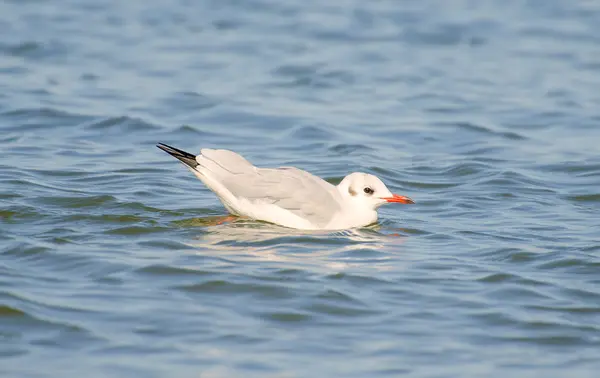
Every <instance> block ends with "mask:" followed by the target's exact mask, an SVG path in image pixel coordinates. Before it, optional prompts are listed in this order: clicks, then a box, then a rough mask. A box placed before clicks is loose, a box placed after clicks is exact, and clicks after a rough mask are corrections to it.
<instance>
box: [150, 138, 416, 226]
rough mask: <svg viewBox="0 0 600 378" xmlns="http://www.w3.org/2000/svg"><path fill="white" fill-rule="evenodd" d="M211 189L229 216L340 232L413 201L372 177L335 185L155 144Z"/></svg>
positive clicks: (290, 170)
mask: <svg viewBox="0 0 600 378" xmlns="http://www.w3.org/2000/svg"><path fill="white" fill-rule="evenodd" d="M157 147H158V148H160V149H161V150H163V151H165V152H167V153H168V154H170V155H171V156H173V157H175V158H177V159H178V160H179V161H181V162H182V163H183V164H184V165H185V166H186V167H187V168H189V169H190V170H191V171H192V173H194V175H196V177H197V178H198V179H200V181H202V182H203V183H204V184H205V185H206V186H207V187H208V188H209V189H210V190H212V191H213V192H214V193H215V194H216V195H217V197H219V199H220V200H221V202H222V203H223V205H224V206H225V208H226V209H227V210H228V211H229V212H230V213H232V214H234V215H238V216H245V217H248V218H252V219H256V220H261V221H265V222H269V223H275V224H278V225H280V226H284V227H289V228H295V229H304V230H342V229H349V228H357V227H363V226H367V225H369V224H372V223H375V222H376V221H377V208H379V206H381V205H383V204H386V203H404V204H410V203H414V202H413V201H412V200H411V199H410V198H408V197H405V196H400V195H397V194H393V193H392V192H390V191H389V189H388V188H387V187H386V186H385V184H384V183H383V182H382V181H381V180H380V179H379V178H377V177H376V176H374V175H371V174H367V173H362V172H354V173H351V174H349V175H348V176H346V177H345V178H344V179H343V180H342V181H341V182H340V183H339V184H338V185H332V184H330V183H328V182H327V181H325V180H323V179H321V178H319V177H317V176H314V175H312V174H311V173H309V172H306V171H304V170H301V169H298V168H294V167H279V168H259V167H255V166H254V165H252V164H251V163H250V162H249V161H248V160H246V159H245V158H243V157H242V156H241V155H239V154H237V153H235V152H233V151H229V150H221V149H209V148H204V149H201V150H200V154H199V155H193V154H190V153H189V152H185V151H183V150H180V149H177V148H174V147H171V146H168V145H166V144H163V143H160V144H158V145H157Z"/></svg>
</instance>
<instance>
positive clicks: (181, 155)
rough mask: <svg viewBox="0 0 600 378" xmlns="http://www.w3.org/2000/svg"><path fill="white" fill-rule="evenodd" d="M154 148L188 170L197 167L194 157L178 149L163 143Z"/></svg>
mask: <svg viewBox="0 0 600 378" xmlns="http://www.w3.org/2000/svg"><path fill="white" fill-rule="evenodd" d="M156 147H158V148H160V149H161V150H163V151H165V152H166V153H168V154H169V155H171V156H173V157H174V158H176V159H178V160H179V161H181V162H182V163H183V164H185V165H187V166H188V167H190V168H196V167H197V166H198V162H197V161H196V155H192V154H190V153H189V152H185V151H182V150H180V149H178V148H175V147H171V146H169V145H166V144H164V143H159V144H157V145H156Z"/></svg>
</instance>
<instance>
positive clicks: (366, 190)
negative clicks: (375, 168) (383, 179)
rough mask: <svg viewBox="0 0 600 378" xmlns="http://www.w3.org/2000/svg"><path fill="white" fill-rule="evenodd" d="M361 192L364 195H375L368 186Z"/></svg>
mask: <svg viewBox="0 0 600 378" xmlns="http://www.w3.org/2000/svg"><path fill="white" fill-rule="evenodd" d="M363 190H364V192H365V193H367V194H368V195H371V194H373V193H375V191H374V190H373V189H372V188H369V187H368V186H367V187H365V188H364V189H363Z"/></svg>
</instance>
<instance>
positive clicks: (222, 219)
mask: <svg viewBox="0 0 600 378" xmlns="http://www.w3.org/2000/svg"><path fill="white" fill-rule="evenodd" d="M237 218H238V217H236V216H235V215H225V216H223V217H219V218H217V219H215V225H219V224H223V223H227V222H233V221H234V220H236V219H237Z"/></svg>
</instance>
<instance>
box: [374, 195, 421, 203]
mask: <svg viewBox="0 0 600 378" xmlns="http://www.w3.org/2000/svg"><path fill="white" fill-rule="evenodd" d="M381 199H382V200H386V201H388V202H397V203H404V204H411V203H415V201H413V200H411V199H410V198H408V197H405V196H400V195H398V194H392V196H391V197H381Z"/></svg>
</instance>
